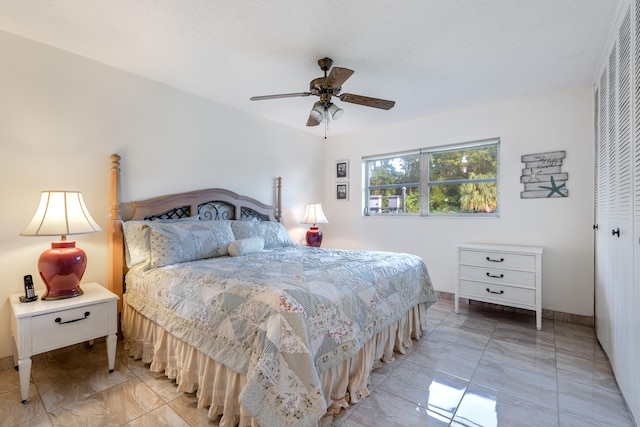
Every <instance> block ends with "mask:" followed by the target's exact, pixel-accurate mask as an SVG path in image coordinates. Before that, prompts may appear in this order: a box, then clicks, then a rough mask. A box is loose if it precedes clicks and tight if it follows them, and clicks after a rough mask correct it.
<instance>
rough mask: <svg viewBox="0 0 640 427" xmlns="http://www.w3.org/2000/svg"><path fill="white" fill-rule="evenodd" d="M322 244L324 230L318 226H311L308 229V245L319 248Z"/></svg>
mask: <svg viewBox="0 0 640 427" xmlns="http://www.w3.org/2000/svg"><path fill="white" fill-rule="evenodd" d="M321 244H322V231H320V230H318V227H316V226H315V225H314V226H311V227H309V230H308V231H307V246H314V247H316V248H319V247H320V245H321Z"/></svg>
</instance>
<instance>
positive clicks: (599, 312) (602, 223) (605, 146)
mask: <svg viewBox="0 0 640 427" xmlns="http://www.w3.org/2000/svg"><path fill="white" fill-rule="evenodd" d="M608 82H609V69H608V68H606V69H605V70H604V72H603V73H602V76H601V77H600V81H599V86H598V88H597V90H596V111H595V118H596V129H595V131H596V134H595V135H596V147H595V170H594V174H595V184H594V196H595V224H596V227H595V233H594V236H595V237H594V238H595V242H594V246H595V251H596V253H595V311H596V313H595V320H596V325H595V326H596V332H597V334H598V340H599V341H600V343H601V344H602V347H603V348H604V350H605V352H606V353H607V354H610V353H611V335H612V326H611V321H612V319H611V315H612V308H613V302H612V296H611V295H610V294H611V293H612V292H613V290H612V289H611V286H610V285H611V279H610V278H609V277H608V276H609V272H610V271H611V269H610V268H608V258H607V257H608V255H607V254H608V246H609V244H610V243H611V242H610V239H609V237H608V230H609V227H610V225H609V160H608V159H609V132H608V129H609V108H608V107H609V102H608V99H609V90H608V89H609V85H608Z"/></svg>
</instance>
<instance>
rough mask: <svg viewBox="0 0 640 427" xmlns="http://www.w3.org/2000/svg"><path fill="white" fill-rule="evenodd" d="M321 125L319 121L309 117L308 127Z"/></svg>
mask: <svg viewBox="0 0 640 427" xmlns="http://www.w3.org/2000/svg"><path fill="white" fill-rule="evenodd" d="M319 124H320V122H319V121H317V120H316V119H314V118H313V117H311V116H309V119H308V120H307V126H318V125H319Z"/></svg>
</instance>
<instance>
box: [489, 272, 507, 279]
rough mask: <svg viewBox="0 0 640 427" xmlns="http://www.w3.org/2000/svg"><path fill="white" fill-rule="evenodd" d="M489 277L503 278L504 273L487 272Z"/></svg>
mask: <svg viewBox="0 0 640 427" xmlns="http://www.w3.org/2000/svg"><path fill="white" fill-rule="evenodd" d="M487 277H495V278H496V279H502V278H503V277H504V274H502V273H500V274H491V273H487Z"/></svg>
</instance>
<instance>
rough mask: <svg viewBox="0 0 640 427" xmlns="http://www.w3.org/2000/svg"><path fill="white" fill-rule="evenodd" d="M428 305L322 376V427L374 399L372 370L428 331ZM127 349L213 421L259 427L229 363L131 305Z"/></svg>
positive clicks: (224, 426)
mask: <svg viewBox="0 0 640 427" xmlns="http://www.w3.org/2000/svg"><path fill="white" fill-rule="evenodd" d="M426 307H427V305H425V304H418V305H416V306H414V307H413V308H411V309H409V311H408V312H407V313H405V315H404V316H402V317H401V318H400V320H398V321H397V322H396V323H394V324H393V325H391V326H389V327H388V328H387V329H385V330H383V331H381V332H379V333H378V334H377V335H375V336H374V337H373V338H372V339H371V340H369V341H368V342H367V343H366V344H365V345H364V346H363V347H362V348H361V349H360V350H359V351H358V353H356V354H355V355H354V356H353V357H351V358H350V359H347V360H345V361H343V362H341V363H339V364H338V365H336V366H335V367H333V368H331V369H329V370H327V371H325V372H320V373H319V377H320V381H321V383H322V389H323V392H324V397H325V400H326V402H327V407H328V410H327V412H326V414H325V416H324V417H323V418H322V419H321V420H319V422H318V426H323V427H324V426H330V425H331V423H332V420H333V416H334V415H336V414H338V413H339V412H340V410H341V409H343V408H345V409H346V408H348V407H349V405H351V404H355V403H357V402H359V401H360V400H361V399H362V398H363V397H365V396H368V395H369V391H368V389H367V384H368V382H369V375H370V373H371V371H372V370H373V369H375V368H377V367H379V366H381V364H382V363H383V362H390V361H392V360H393V353H394V351H395V352H399V353H402V354H404V353H405V352H406V350H407V349H409V348H411V347H412V346H413V342H412V339H415V340H418V339H420V336H421V334H422V331H423V330H424V329H425V328H426V318H427V308H426ZM122 332H123V334H124V338H125V349H126V350H128V353H129V356H132V357H133V358H134V359H142V361H143V362H144V363H150V364H151V365H150V370H151V371H152V372H164V374H165V375H166V376H167V377H168V378H170V379H175V381H176V384H177V385H178V391H181V392H186V393H193V392H196V391H197V393H196V396H197V397H198V407H199V408H206V407H208V408H209V413H208V415H209V418H211V419H217V418H218V417H219V416H220V415H222V417H221V418H220V422H219V425H220V427H234V426H236V425H239V426H240V427H259V424H258V423H257V422H256V421H255V420H254V419H253V418H252V417H251V414H249V413H247V412H246V411H245V410H244V408H243V407H242V406H241V405H240V404H239V403H238V396H239V395H240V393H241V392H242V390H243V388H244V385H245V381H246V378H245V376H244V375H242V374H239V373H237V372H234V371H232V370H230V369H229V368H227V367H226V366H225V365H223V364H221V363H219V362H216V361H215V360H213V359H211V358H209V357H207V356H205V355H204V354H203V353H201V352H200V351H198V350H197V349H196V348H194V347H192V346H190V345H188V344H186V343H185V342H184V341H182V340H180V339H178V338H176V337H174V336H172V335H171V334H169V333H168V332H166V331H165V330H164V329H162V328H161V327H160V326H158V325H157V324H156V323H154V322H153V321H151V320H149V319H147V318H146V317H144V316H143V315H141V314H139V313H138V312H136V311H135V310H133V309H132V308H131V307H130V306H129V305H127V303H126V294H125V298H124V303H123V311H122Z"/></svg>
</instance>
